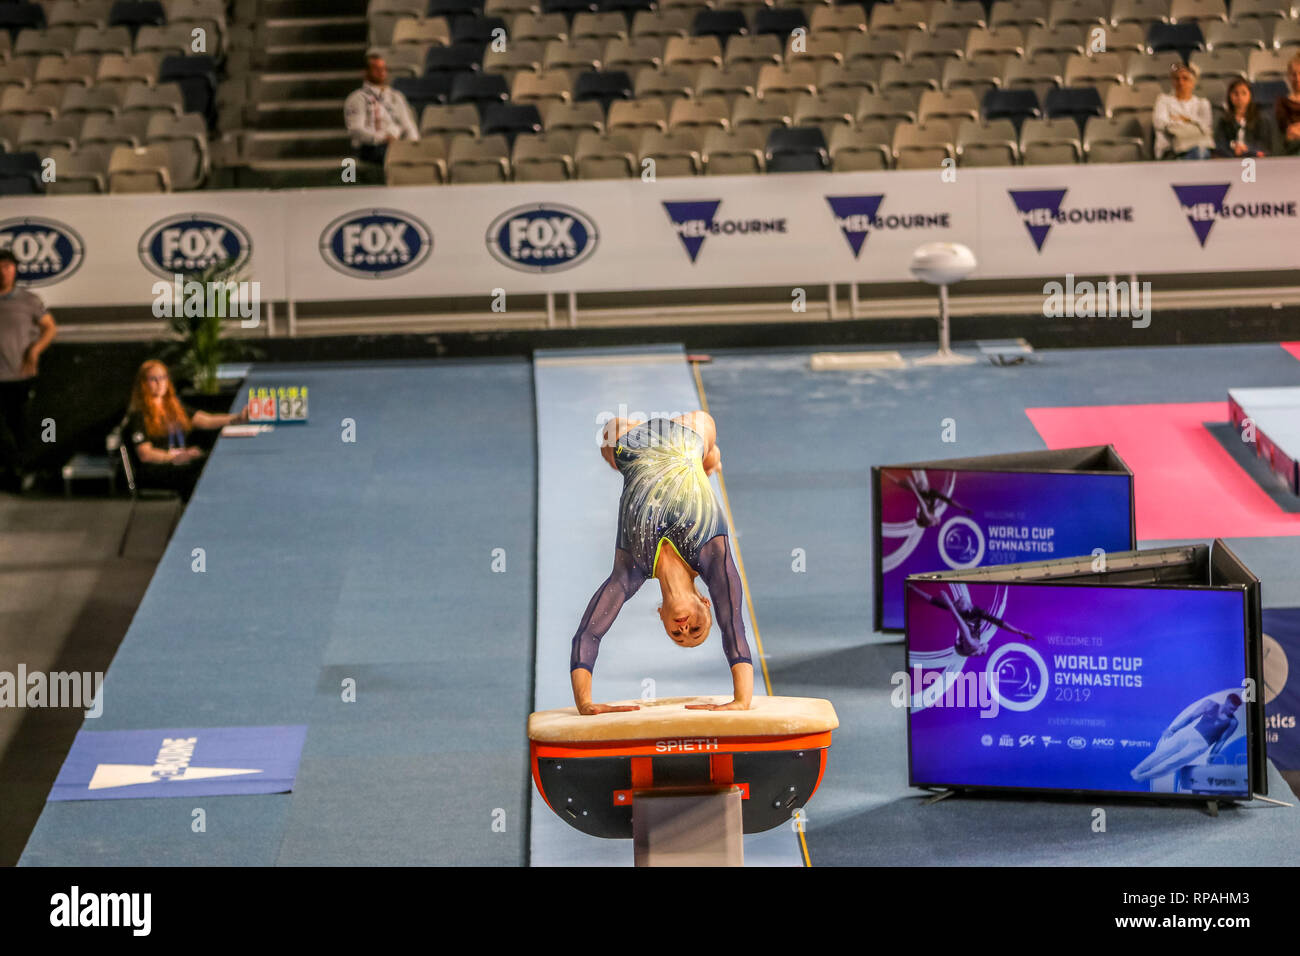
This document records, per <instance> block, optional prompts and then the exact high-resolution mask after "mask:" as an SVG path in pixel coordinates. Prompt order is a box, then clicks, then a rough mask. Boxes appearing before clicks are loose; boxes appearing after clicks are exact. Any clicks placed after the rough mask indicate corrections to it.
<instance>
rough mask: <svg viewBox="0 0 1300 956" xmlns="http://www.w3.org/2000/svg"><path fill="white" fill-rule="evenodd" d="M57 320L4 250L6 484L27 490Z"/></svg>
mask: <svg viewBox="0 0 1300 956" xmlns="http://www.w3.org/2000/svg"><path fill="white" fill-rule="evenodd" d="M56 332H57V330H56V329H55V326H54V316H52V315H50V313H49V312H47V311H46V310H45V303H44V302H42V301H41V298H40V296H38V295H36V294H35V293H33V292H30V291H28V290H27V289H20V288H18V260H17V259H16V258H15V257H14V254H13V252H12V251H11V250H9V249H0V481H3V483H4V484H5V486H7V487H12V488H13V489H14V490H16V491H20V492H22V491H27V490H28V489H30V488H31V486H32V484H33V483H34V482H35V475H34V474H30V473H28V472H26V471H25V469H26V467H27V464H28V458H29V456H28V448H29V446H30V442H29V438H30V436H29V434H28V421H29V416H30V411H31V401H32V393H33V392H34V391H35V387H36V373H37V370H38V366H39V364H40V359H41V353H42V352H44V351H45V350H46V349H47V348H49V346H50V343H51V342H52V341H54V336H55V334H56Z"/></svg>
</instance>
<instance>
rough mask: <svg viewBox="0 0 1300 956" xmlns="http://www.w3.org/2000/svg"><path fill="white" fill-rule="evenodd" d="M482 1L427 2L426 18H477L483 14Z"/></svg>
mask: <svg viewBox="0 0 1300 956" xmlns="http://www.w3.org/2000/svg"><path fill="white" fill-rule="evenodd" d="M483 2H484V0H429V12H428V16H431V17H446V18H447V19H448V21H450V20H451V19H452V18H454V17H464V16H478V15H479V14H480V13H482V12H483Z"/></svg>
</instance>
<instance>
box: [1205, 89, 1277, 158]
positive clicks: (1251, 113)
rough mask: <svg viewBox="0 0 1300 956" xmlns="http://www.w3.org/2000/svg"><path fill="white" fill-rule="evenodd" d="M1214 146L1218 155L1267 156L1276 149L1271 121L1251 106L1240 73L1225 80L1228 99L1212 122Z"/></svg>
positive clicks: (1253, 101) (1249, 96)
mask: <svg viewBox="0 0 1300 956" xmlns="http://www.w3.org/2000/svg"><path fill="white" fill-rule="evenodd" d="M1214 148H1215V153H1216V154H1217V155H1219V156H1267V155H1269V154H1270V153H1272V152H1273V151H1274V150H1275V149H1276V147H1275V146H1274V144H1273V123H1272V122H1271V121H1270V120H1269V118H1268V117H1267V116H1265V115H1262V114H1261V113H1260V112H1259V110H1258V109H1256V108H1255V100H1254V97H1252V95H1251V92H1250V84H1249V83H1247V82H1246V80H1245V78H1243V77H1240V76H1239V77H1237V78H1236V79H1235V80H1233V81H1232V82H1231V83H1230V84H1228V101H1227V103H1225V104H1224V109H1223V115H1222V116H1220V117H1219V122H1218V123H1216V124H1215V126H1214Z"/></svg>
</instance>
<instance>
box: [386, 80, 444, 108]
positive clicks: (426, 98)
mask: <svg viewBox="0 0 1300 956" xmlns="http://www.w3.org/2000/svg"><path fill="white" fill-rule="evenodd" d="M451 86H452V74H450V73H430V74H428V75H427V76H399V77H397V78H396V79H394V80H393V89H395V90H397V92H399V93H401V94H402V95H403V96H405V97H406V102H408V103H410V104H411V112H413V113H414V114H415V115H416V116H417V117H418V116H419V115H420V114H421V113H423V112H424V108H425V107H426V106H430V105H432V104H438V105H442V104H444V103H446V102H447V99H448V98H449V97H450V96H451Z"/></svg>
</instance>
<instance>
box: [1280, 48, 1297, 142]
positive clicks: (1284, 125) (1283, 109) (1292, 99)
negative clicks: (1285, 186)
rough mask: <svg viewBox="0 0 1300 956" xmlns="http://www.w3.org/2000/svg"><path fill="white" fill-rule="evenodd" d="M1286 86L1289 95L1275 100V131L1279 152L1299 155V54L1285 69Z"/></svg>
mask: <svg viewBox="0 0 1300 956" xmlns="http://www.w3.org/2000/svg"><path fill="white" fill-rule="evenodd" d="M1286 85H1287V86H1288V87H1289V88H1290V91H1291V92H1290V95H1288V96H1279V97H1278V98H1277V106H1276V110H1277V131H1278V140H1279V141H1280V142H1279V145H1280V150H1279V151H1280V152H1283V153H1286V154H1287V155H1289V156H1295V155H1297V154H1300V53H1297V54H1296V55H1295V56H1293V57H1292V58H1291V62H1290V63H1288V64H1287V67H1286Z"/></svg>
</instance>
